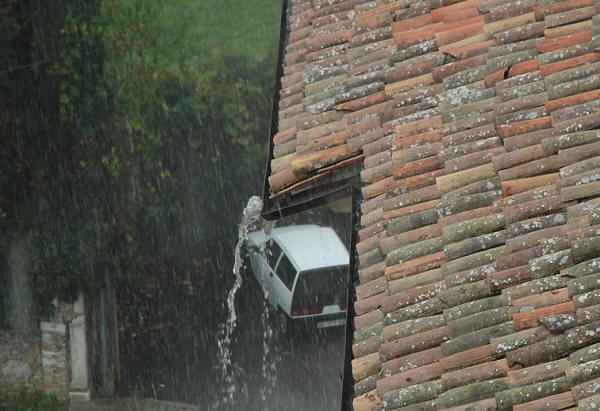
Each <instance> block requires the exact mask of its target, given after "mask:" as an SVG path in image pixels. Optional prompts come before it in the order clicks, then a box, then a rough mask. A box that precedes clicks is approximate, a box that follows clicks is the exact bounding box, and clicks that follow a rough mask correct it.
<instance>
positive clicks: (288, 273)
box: [277, 254, 296, 290]
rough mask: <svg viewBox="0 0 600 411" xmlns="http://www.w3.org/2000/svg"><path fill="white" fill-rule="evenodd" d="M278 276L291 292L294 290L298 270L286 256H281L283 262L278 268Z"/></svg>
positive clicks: (280, 262)
mask: <svg viewBox="0 0 600 411" xmlns="http://www.w3.org/2000/svg"><path fill="white" fill-rule="evenodd" d="M277 276H278V277H279V278H280V279H281V281H283V283H284V284H285V286H286V287H287V288H288V289H289V290H291V289H292V286H293V285H294V278H296V269H295V268H294V266H293V265H292V263H291V262H290V260H289V259H288V258H287V255H285V254H284V255H282V256H281V260H280V261H279V265H278V266H277Z"/></svg>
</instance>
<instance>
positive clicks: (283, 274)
mask: <svg viewBox="0 0 600 411" xmlns="http://www.w3.org/2000/svg"><path fill="white" fill-rule="evenodd" d="M297 274H298V271H297V270H296V268H295V267H294V265H293V264H292V263H291V261H290V259H289V258H288V257H287V255H286V254H285V252H284V253H283V254H282V255H281V257H280V258H279V261H278V263H277V267H275V276H274V277H273V289H274V291H275V294H276V296H277V304H278V305H279V306H280V307H281V309H282V310H283V311H285V312H286V313H287V314H288V315H290V309H291V305H292V289H293V286H294V280H295V279H296V276H297Z"/></svg>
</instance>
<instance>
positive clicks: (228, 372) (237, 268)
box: [217, 196, 263, 403]
mask: <svg viewBox="0 0 600 411" xmlns="http://www.w3.org/2000/svg"><path fill="white" fill-rule="evenodd" d="M262 207H263V202H262V200H261V199H260V197H258V196H252V197H250V199H249V200H248V204H247V205H246V208H244V212H243V214H242V221H241V222H240V226H239V231H238V242H237V245H236V246H235V262H234V264H233V274H234V275H235V283H234V284H233V287H232V288H231V290H229V293H228V294H227V308H228V311H229V316H228V317H227V321H226V322H225V325H224V327H223V329H222V330H221V336H220V338H219V339H218V343H217V344H218V348H219V358H220V361H221V371H222V374H223V377H224V379H225V389H226V396H225V398H224V402H225V403H227V402H228V401H230V400H233V394H234V393H235V383H234V378H233V373H232V364H231V339H232V336H233V332H234V330H235V327H236V323H237V314H236V312H235V295H236V293H237V292H238V290H239V289H240V287H241V286H242V281H243V280H242V274H241V268H242V263H243V259H242V246H243V244H244V241H246V239H247V238H248V230H249V229H250V227H251V226H252V225H253V224H254V223H256V222H257V221H258V220H259V218H260V213H261V211H262Z"/></svg>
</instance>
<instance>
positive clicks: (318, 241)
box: [247, 225, 350, 328]
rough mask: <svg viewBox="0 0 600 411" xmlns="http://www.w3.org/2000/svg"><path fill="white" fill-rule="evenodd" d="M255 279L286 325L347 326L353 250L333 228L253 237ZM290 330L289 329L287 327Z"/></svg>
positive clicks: (282, 229) (261, 233) (301, 228)
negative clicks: (291, 322)
mask: <svg viewBox="0 0 600 411" xmlns="http://www.w3.org/2000/svg"><path fill="white" fill-rule="evenodd" d="M247 243H248V254H249V256H250V262H251V265H252V271H253V272H254V276H255V277H256V279H257V280H258V283H259V284H260V285H261V287H262V288H263V289H264V291H265V292H266V295H267V298H268V300H269V303H270V304H271V305H272V306H273V307H274V308H275V309H277V310H278V312H279V313H280V316H282V317H283V315H281V314H283V313H285V317H286V320H287V321H289V318H291V319H292V320H297V319H314V320H316V322H317V327H319V328H328V327H334V326H339V325H344V324H345V323H346V302H347V295H348V292H347V291H348V290H347V289H348V264H349V261H350V257H349V254H348V250H347V249H346V247H345V246H344V244H343V243H342V241H341V240H340V238H339V237H338V236H337V234H336V233H335V231H334V230H333V229H332V228H329V227H320V226H318V225H297V226H289V227H278V228H275V229H273V230H272V232H271V233H270V234H269V236H267V234H265V232H264V231H263V230H259V231H254V232H251V233H249V234H248V242H247ZM283 325H285V324H283Z"/></svg>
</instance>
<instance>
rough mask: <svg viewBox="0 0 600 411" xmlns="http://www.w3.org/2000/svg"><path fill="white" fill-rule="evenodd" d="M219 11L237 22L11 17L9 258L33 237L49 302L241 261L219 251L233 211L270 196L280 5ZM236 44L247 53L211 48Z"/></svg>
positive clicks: (53, 14) (116, 5) (3, 118)
mask: <svg viewBox="0 0 600 411" xmlns="http://www.w3.org/2000/svg"><path fill="white" fill-rule="evenodd" d="M220 3H221V5H226V4H229V3H228V2H226V1H225V0H222V1H220ZM208 4H210V5H211V10H212V9H213V8H214V9H219V10H220V11H219V12H218V13H221V14H220V15H221V16H226V15H227V13H226V12H227V10H229V13H230V14H231V13H232V9H231V8H229V9H228V8H227V7H221V8H219V7H218V5H215V3H214V2H200V3H199V2H197V1H196V2H192V1H184V0H171V1H164V2H147V1H142V0H136V1H125V0H103V1H97V2H84V1H81V0H61V1H59V2H57V4H56V5H55V6H54V5H53V7H52V8H47V7H44V6H43V5H41V4H39V3H37V2H36V1H34V0H24V1H22V2H18V3H8V4H7V5H5V6H2V8H3V10H2V11H3V13H1V14H0V15H1V16H2V17H1V18H3V19H4V21H5V22H6V23H7V24H8V26H6V25H4V26H5V27H7V28H6V29H5V30H6V32H7V33H5V34H7V36H8V37H6V38H9V39H10V40H9V42H8V44H7V45H6V47H5V50H4V51H3V54H2V61H3V67H2V68H0V71H2V70H3V72H4V73H5V81H2V80H0V96H1V97H2V98H1V99H0V101H3V102H4V103H0V104H2V106H1V107H0V108H2V114H0V129H1V130H2V135H3V139H4V140H5V144H3V147H2V148H0V160H2V162H1V165H0V167H1V168H2V170H1V172H0V185H1V189H2V190H1V193H2V194H0V230H1V232H2V233H4V235H3V236H2V238H1V239H0V246H1V247H2V250H3V251H4V254H5V253H6V250H7V249H8V247H9V244H10V243H11V242H12V241H14V239H15V238H20V237H23V236H27V238H28V240H29V241H28V244H29V255H30V258H31V264H30V266H31V270H32V277H33V283H34V286H35V292H36V295H37V298H38V300H39V301H40V302H43V301H44V299H47V297H48V295H53V294H55V293H56V294H60V295H63V296H68V295H69V294H71V295H72V294H73V292H74V291H75V290H76V289H78V288H80V287H86V288H88V289H94V288H96V287H98V286H100V285H101V283H102V281H103V279H104V276H105V274H108V275H110V276H111V277H112V278H113V279H114V280H115V281H117V282H131V281H139V280H141V279H143V277H144V275H147V274H148V272H149V270H154V271H160V269H161V267H166V266H167V265H168V266H169V267H172V268H173V267H174V269H177V268H178V267H185V266H189V265H190V264H192V260H193V259H194V258H196V259H197V258H198V251H199V250H201V252H205V253H208V255H211V253H214V252H220V253H225V252H229V249H228V248H229V246H228V245H227V244H226V245H225V246H223V245H222V244H217V242H218V241H221V240H222V239H225V238H233V235H234V234H235V230H236V228H235V224H234V222H235V220H237V218H238V215H237V214H239V211H237V213H233V212H229V213H224V212H223V211H224V209H227V210H241V207H242V205H243V203H244V201H245V199H246V198H247V196H248V195H250V194H252V193H256V192H258V191H259V190H260V189H261V187H260V181H261V177H262V170H263V167H264V162H265V160H266V147H267V130H268V121H269V117H270V98H271V84H272V81H273V77H274V69H275V53H274V51H275V50H276V48H277V47H276V44H277V38H276V34H277V31H276V30H277V27H278V22H277V18H278V13H279V11H280V9H279V8H280V4H278V3H277V2H267V1H266V0H253V1H248V2H244V3H243V6H240V7H242V8H243V10H241V11H242V12H243V11H244V10H246V9H247V11H248V12H247V15H246V17H242V18H236V19H232V21H227V19H224V18H216V20H215V23H214V24H211V21H210V20H209V17H207V14H206V10H207V7H208ZM261 6H262V7H261ZM264 6H267V7H266V8H265V7H264ZM48 9H50V10H48ZM261 9H262V10H267V13H265V14H264V15H263V16H262V17H261V16H260V15H259V14H258V12H257V11H256V10H261ZM212 17H215V16H212ZM216 17H218V16H216ZM259 17H260V18H262V19H263V20H265V19H269V18H272V19H273V20H272V28H269V29H265V28H264V27H262V26H260V22H259V21H257V19H258V18H259ZM240 21H242V22H243V23H244V24H241V23H240ZM257 23H258V24H259V28H258V29H257V28H256V24H257ZM263 26H265V27H266V25H264V24H263ZM251 32H252V33H253V34H252V35H246V36H244V34H245V33H251ZM232 33H234V34H235V33H240V36H237V37H235V38H236V39H237V38H241V37H244V39H245V40H244V41H236V43H235V44H231V43H228V45H227V46H223V47H220V48H218V49H215V48H214V47H215V45H218V44H219V43H223V42H224V41H230V42H231V34H232ZM257 33H258V34H259V35H262V36H264V37H262V38H257V37H256V36H257ZM208 34H211V35H210V36H209V35H208ZM252 42H254V43H252ZM249 176H253V177H252V178H249ZM249 181H253V182H252V183H250V184H249V183H248V182H249ZM229 241H231V240H229ZM219 247H221V248H223V247H224V249H222V250H221V249H219Z"/></svg>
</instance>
